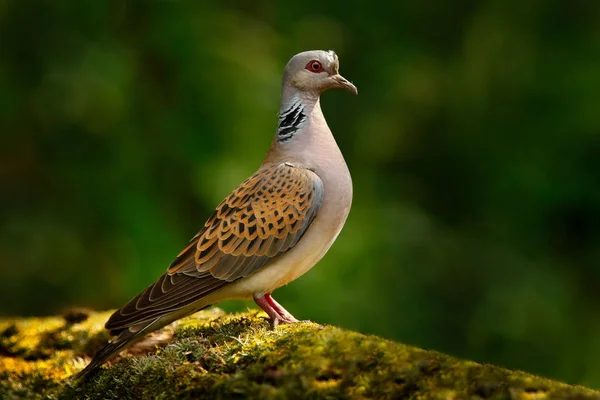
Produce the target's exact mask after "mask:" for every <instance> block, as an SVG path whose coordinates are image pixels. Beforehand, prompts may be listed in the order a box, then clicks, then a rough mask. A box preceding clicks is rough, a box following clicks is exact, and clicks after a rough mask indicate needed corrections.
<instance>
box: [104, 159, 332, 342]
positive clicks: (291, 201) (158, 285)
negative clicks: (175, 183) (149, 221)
mask: <svg viewBox="0 0 600 400" xmlns="http://www.w3.org/2000/svg"><path fill="white" fill-rule="evenodd" d="M322 200H323V182H322V181H321V179H320V178H319V177H318V176H317V175H316V174H315V173H314V172H312V171H311V170H309V169H306V168H299V167H295V166H293V165H291V164H288V163H283V164H279V165H275V166H272V167H269V168H265V169H262V170H259V171H258V172H256V173H255V174H254V175H252V176H251V177H250V178H248V179H247V180H246V181H244V182H243V183H242V184H241V185H240V186H238V187H237V189H235V190H234V191H233V192H232V193H231V194H230V195H229V196H228V197H227V198H225V200H223V202H221V204H220V205H219V206H218V207H217V209H216V211H215V212H214V213H213V215H212V216H211V217H210V218H209V219H208V221H207V222H206V224H205V225H204V227H203V228H202V230H200V232H198V234H196V236H194V238H193V239H192V240H191V241H190V243H189V244H188V246H187V247H186V248H185V249H183V250H182V251H181V253H179V255H178V256H177V257H176V258H175V260H174V261H173V262H172V263H171V265H170V266H169V269H168V270H167V272H166V273H165V274H164V275H163V276H162V277H161V278H160V279H158V280H157V281H156V282H155V283H154V284H152V285H150V286H149V287H148V288H147V289H146V290H144V291H143V292H142V293H140V294H139V295H138V296H136V297H135V298H134V299H133V300H131V301H130V302H129V303H127V304H126V305H125V306H123V307H122V308H121V309H120V310H117V311H116V312H115V313H114V314H113V315H112V316H111V317H110V319H109V320H108V322H107V323H106V328H107V329H110V330H111V331H112V333H113V334H117V333H119V332H121V331H122V330H123V329H125V328H127V327H130V326H132V325H133V324H139V323H140V322H144V321H149V320H154V319H156V318H158V317H161V316H163V315H165V314H168V313H170V312H173V311H175V310H179V309H181V308H183V307H185V306H187V305H190V304H192V303H194V302H196V301H198V300H200V299H201V298H203V297H205V296H207V295H208V294H210V293H212V292H214V291H215V290H217V289H220V288H222V287H223V286H225V285H226V284H228V283H230V282H233V281H235V280H237V279H239V278H242V277H246V276H248V275H250V274H252V273H253V272H255V271H256V270H258V269H259V268H261V267H262V266H264V265H265V264H267V263H268V262H269V261H270V260H271V259H273V258H274V257H277V256H280V255H281V254H283V253H285V252H287V251H288V250H290V249H291V248H292V247H293V246H294V245H295V244H296V243H298V241H299V240H300V238H301V237H302V235H303V234H304V233H305V232H306V230H307V228H308V227H309V226H310V224H311V222H312V221H313V220H314V218H315V216H316V215H317V212H318V211H319V208H320V206H321V203H322Z"/></svg>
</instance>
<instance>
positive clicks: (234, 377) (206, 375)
mask: <svg viewBox="0 0 600 400" xmlns="http://www.w3.org/2000/svg"><path fill="white" fill-rule="evenodd" d="M109 315H110V312H102V313H96V312H86V311H71V312H69V313H67V314H66V315H65V316H62V317H49V318H23V319H10V320H2V321H0V398H2V399H16V398H26V399H73V398H86V399H87V398H89V399H127V398H143V399H149V398H158V399H186V398H222V399H232V398H256V399H294V398H315V399H317V398H327V399H338V398H358V399H368V398H374V399H387V398H394V399H400V398H434V399H463V398H473V399H566V398H569V399H599V400H600V392H596V391H593V390H590V389H586V388H583V387H578V386H570V385H566V384H564V383H560V382H556V381H552V380H549V379H545V378H540V377H537V376H533V375H529V374H527V373H524V372H518V371H510V370H507V369H503V368H499V367H495V366H491V365H482V364H478V363H475V362H470V361H461V360H457V359H454V358H452V357H449V356H446V355H444V354H440V353H437V352H434V351H427V350H422V349H418V348H414V347H410V346H405V345H402V344H399V343H394V342H391V341H388V340H384V339H381V338H379V337H376V336H369V335H362V334H360V333H356V332H351V331H347V330H344V329H340V328H336V327H333V326H323V325H318V324H314V323H300V324H296V325H284V326H280V327H277V328H276V329H272V328H271V327H270V326H269V324H268V323H267V322H266V321H265V319H264V314H262V313H259V312H247V313H242V314H235V315H225V314H224V313H223V312H222V311H221V310H219V309H211V310H208V311H203V312H199V313H197V314H195V315H194V316H192V317H189V318H186V319H183V320H181V321H179V322H177V323H176V324H174V328H173V327H171V328H167V329H166V330H165V331H163V332H159V333H157V334H155V335H154V336H153V337H152V338H151V339H150V340H148V341H145V342H144V343H142V344H140V345H139V346H137V347H136V348H134V349H132V350H131V351H130V352H128V354H124V355H123V357H121V358H120V359H118V360H116V361H113V363H112V365H110V366H108V367H104V368H103V369H101V370H99V371H97V372H96V373H93V374H91V375H90V376H88V377H87V378H85V379H83V380H82V381H79V382H73V381H71V380H70V379H68V378H69V376H71V375H72V374H73V373H75V372H77V371H79V370H81V369H82V368H83V367H84V366H85V365H86V363H87V362H88V361H89V356H90V355H91V354H93V353H94V352H95V351H96V350H98V349H99V348H100V347H101V346H102V345H103V343H105V342H106V341H107V340H108V335H107V333H106V332H105V331H104V330H103V325H104V322H105V321H106V319H107V318H108V316H109ZM148 352H150V353H151V354H150V355H144V356H141V357H140V356H134V355H135V354H138V355H139V354H140V353H143V354H147V353H148Z"/></svg>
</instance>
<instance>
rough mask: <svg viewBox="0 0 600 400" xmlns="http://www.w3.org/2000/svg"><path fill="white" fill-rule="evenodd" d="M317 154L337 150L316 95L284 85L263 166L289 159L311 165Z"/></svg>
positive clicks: (294, 162) (296, 162) (330, 152)
mask: <svg viewBox="0 0 600 400" xmlns="http://www.w3.org/2000/svg"><path fill="white" fill-rule="evenodd" d="M321 153H323V154H335V153H339V149H338V147H337V144H336V142H335V139H334V138H333V135H332V134H331V131H330V130H329V127H328V126H327V122H326V121H325V117H324V116H323V112H322V111H321V104H320V101H319V94H318V93H307V92H304V91H299V90H296V89H294V88H284V90H283V92H282V96H281V107H280V109H279V118H278V124H277V132H276V134H275V137H274V138H273V142H272V144H271V148H270V149H269V152H268V153H267V156H266V158H265V160H264V162H263V164H262V165H263V167H267V166H269V165H272V164H278V163H281V162H290V163H293V164H300V165H303V166H306V167H308V168H311V163H312V162H313V161H315V159H316V158H319V155H320V154H321ZM315 157H316V158H315ZM340 157H341V154H340Z"/></svg>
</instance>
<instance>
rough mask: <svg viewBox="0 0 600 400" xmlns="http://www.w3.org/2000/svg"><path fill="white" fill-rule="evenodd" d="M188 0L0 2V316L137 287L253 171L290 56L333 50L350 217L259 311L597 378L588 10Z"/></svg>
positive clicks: (596, 169)
mask: <svg viewBox="0 0 600 400" xmlns="http://www.w3.org/2000/svg"><path fill="white" fill-rule="evenodd" d="M206 4H208V3H206ZM206 4H205V3H204V2H193V1H159V0H150V1H144V2H130V1H117V2H102V1H86V2H81V1H80V2H77V1H70V2H64V1H62V2H61V1H36V2H28V1H19V0H7V1H3V2H0V137H1V138H0V280H1V281H2V282H3V283H4V284H3V287H2V290H0V304H1V305H2V306H1V309H0V314H5V315H17V314H19V315H33V314H38V315H39V314H53V313H56V312H60V311H61V310H62V309H64V308H66V307H70V306H73V305H85V306H92V307H94V308H114V307H117V306H120V305H122V304H123V303H124V302H125V301H127V300H128V299H129V298H131V297H132V296H134V295H135V294H137V293H138V291H140V290H142V289H143V288H144V287H146V286H147V285H148V284H150V283H151V282H152V281H153V280H154V279H156V278H157V277H158V276H159V275H160V274H161V273H162V272H163V271H164V270H165V268H166V266H167V265H168V264H169V263H170V262H171V260H172V259H173V258H174V256H175V255H176V254H177V253H178V252H179V251H180V250H181V248H182V247H183V246H184V245H185V243H186V242H187V240H188V239H189V238H190V237H191V236H192V235H193V234H194V233H196V231H197V230H198V229H199V228H200V227H201V225H202V224H203V223H204V221H205V219H206V218H207V217H208V216H209V214H210V212H211V211H212V209H213V207H215V206H216V205H217V204H218V202H219V201H220V200H222V198H223V197H224V196H226V195H227V194H228V193H229V191H230V190H231V189H233V188H234V187H235V186H236V185H237V184H238V183H239V182H241V181H242V180H243V179H245V178H246V177H247V176H249V175H250V174H251V173H252V172H253V171H254V170H255V169H256V167H257V166H258V164H259V162H260V160H261V159H262V157H263V156H264V154H265V152H266V150H267V147H268V145H269V143H270V140H271V138H272V135H273V134H274V133H275V126H276V118H275V116H276V113H277V110H278V95H279V85H280V78H281V72H282V70H283V67H284V65H285V63H286V62H287V60H288V59H289V57H290V56H292V55H293V54H295V53H297V52H299V51H302V50H306V49H314V48H325V49H330V48H331V49H334V50H336V51H337V53H338V54H339V56H340V62H341V72H342V73H343V75H344V76H346V77H347V78H348V79H350V80H352V81H353V82H354V83H355V84H356V85H357V87H358V89H359V96H358V97H354V96H350V95H348V94H347V93H342V92H331V93H326V95H325V96H324V98H323V109H324V112H325V114H326V116H327V118H328V122H329V125H330V127H331V128H332V131H333V132H334V134H335V135H336V138H337V140H338V143H339V145H340V147H341V148H342V150H343V152H344V154H345V157H346V160H347V162H348V164H349V167H350V170H351V172H352V174H353V179H354V186H355V199H354V204H353V210H352V213H351V215H350V218H349V220H348V222H347V224H346V228H345V230H344V231H343V232H342V234H341V235H340V237H339V240H338V241H337V243H336V244H335V246H334V247H333V248H332V250H331V252H330V253H329V255H328V256H327V257H326V258H325V259H324V260H323V262H322V263H321V264H320V265H319V266H318V267H317V268H315V269H314V270H313V271H311V272H310V273H309V274H308V275H306V276H304V277H303V278H301V279H299V280H298V281H297V282H295V283H293V284H292V285H290V286H288V287H286V288H284V289H282V290H280V291H279V292H278V293H277V296H276V297H277V299H278V301H280V302H281V303H282V304H284V305H285V306H286V307H287V308H289V309H290V310H291V311H292V312H293V313H294V314H295V315H296V316H297V317H299V318H308V319H311V320H315V321H319V322H326V323H329V324H335V325H339V326H342V327H345V328H351V329H354V330H358V331H360V332H363V333H375V334H378V335H381V336H384V337H388V338H392V339H396V340H398V341H401V342H407V343H412V344H415V345H418V346H421V347H426V348H433V349H436V350H439V351H444V352H449V353H451V354H454V355H458V356H461V357H465V358H468V359H475V360H476V361H481V362H493V363H495V364H500V365H503V366H506V367H510V368H519V369H524V370H527V371H531V372H535V373H539V374H544V375H547V376H551V377H554V378H558V379H563V380H566V381H569V382H571V383H581V384H585V385H589V386H592V387H596V388H599V387H600V363H599V362H598V360H599V359H600V346H599V345H598V343H600V290H598V287H600V250H599V249H600V117H599V116H598V115H600V113H599V111H598V107H599V105H600V34H599V31H598V27H599V26H600V5H598V3H597V2H594V1H582V0H575V1H569V2H565V1H559V0H547V1H546V0H545V1H541V0H537V1H531V2H523V1H515V0H508V1H494V0H485V1H480V2H473V1H466V0H462V1H444V0H434V1H430V2H426V3H423V2H415V1H400V2H397V1H396V2H382V3H380V4H378V5H374V4H373V5H366V4H364V5H360V6H359V5H357V4H354V3H348V2H343V1H327V2H314V3H307V2H287V3H285V4H280V3H276V2H270V1H267V2H241V1H229V2H225V3H219V5H211V6H209V5H206ZM240 304H241V303H235V306H227V305H225V307H229V309H233V308H236V307H237V308H241V307H245V306H246V305H245V304H244V305H240ZM55 339H57V338H53V339H52V340H55ZM58 339H60V337H59V338H58ZM55 343H56V344H57V345H58V346H60V345H61V343H62V342H61V341H60V340H58V341H56V342H55ZM0 350H1V349H0ZM274 374H275V376H277V374H278V372H274ZM273 379H275V378H273ZM324 379H325V378H324ZM410 389H411V386H410V385H408V388H407V389H403V390H405V391H406V393H407V396H409V395H410V393H411V390H410ZM474 390H475V389H474ZM477 390H478V391H480V392H481V393H484V394H485V393H488V392H494V391H495V390H498V389H496V388H493V387H488V386H486V385H483V386H482V387H481V388H480V389H477Z"/></svg>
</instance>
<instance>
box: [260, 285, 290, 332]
mask: <svg viewBox="0 0 600 400" xmlns="http://www.w3.org/2000/svg"><path fill="white" fill-rule="evenodd" d="M254 302H255V303H256V304H258V306H259V307H260V308H262V309H263V310H265V312H266V313H267V315H268V316H269V318H270V319H271V323H272V324H273V326H277V325H279V324H293V323H296V322H298V320H297V319H296V318H294V316H293V315H292V314H290V313H289V312H288V311H287V310H286V309H285V308H283V307H282V306H281V305H280V304H279V303H278V302H276V301H275V300H274V299H273V298H272V297H271V293H266V294H264V295H262V296H254Z"/></svg>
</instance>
